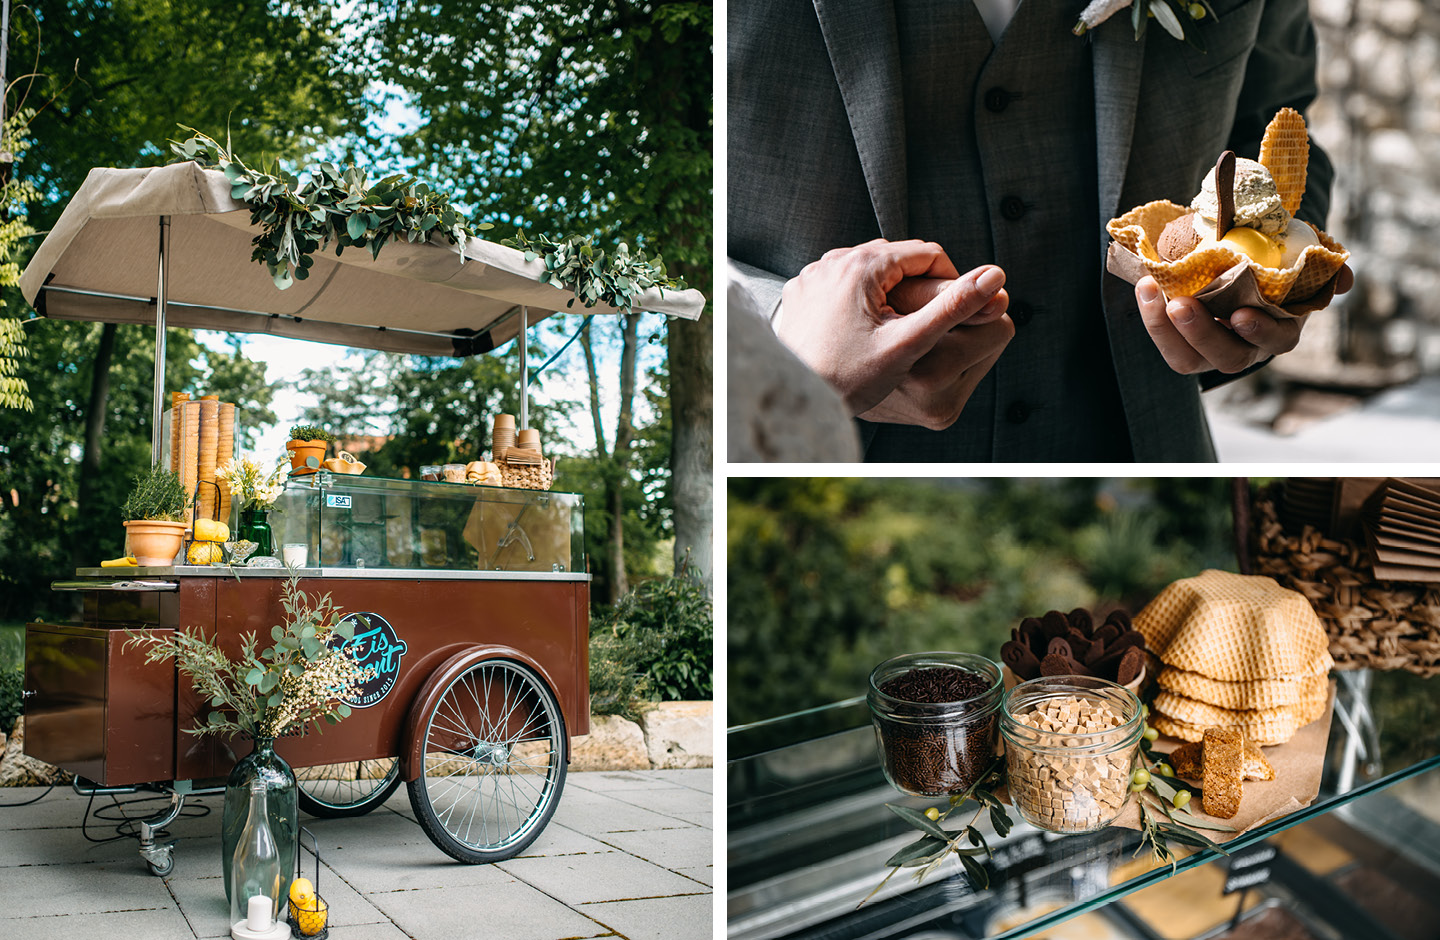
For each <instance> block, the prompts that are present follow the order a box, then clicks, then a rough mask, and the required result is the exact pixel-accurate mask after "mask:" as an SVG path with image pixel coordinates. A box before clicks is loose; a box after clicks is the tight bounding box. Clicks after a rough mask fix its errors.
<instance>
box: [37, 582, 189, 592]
mask: <svg viewBox="0 0 1440 940" xmlns="http://www.w3.org/2000/svg"><path fill="white" fill-rule="evenodd" d="M50 590H52V591H178V590H180V585H179V584H177V583H176V582H174V581H51V582H50Z"/></svg>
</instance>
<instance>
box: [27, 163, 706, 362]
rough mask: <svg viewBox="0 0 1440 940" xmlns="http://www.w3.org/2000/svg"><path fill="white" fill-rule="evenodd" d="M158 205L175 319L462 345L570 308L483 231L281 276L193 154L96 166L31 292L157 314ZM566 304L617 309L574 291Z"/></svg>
mask: <svg viewBox="0 0 1440 940" xmlns="http://www.w3.org/2000/svg"><path fill="white" fill-rule="evenodd" d="M162 217H168V218H169V219H170V239H169V252H168V263H167V266H166V267H167V282H168V284H167V289H166V294H167V298H168V301H167V305H166V317H165V321H166V325H168V326H178V327H189V328H193V329H206V330H224V331H228V332H240V333H269V334H273V335H276V336H285V337H290V338H293V339H305V340H314V341H316V342H322V343H336V344H339V345H344V346H354V347H358V348H362V349H383V350H387V351H390V352H400V353H413V354H418V355H426V356H453V355H468V354H478V353H485V352H488V351H490V350H491V349H494V348H495V347H497V346H499V345H501V344H502V343H505V342H508V341H509V340H510V339H513V338H514V336H515V335H516V333H517V332H518V331H519V320H520V318H519V308H520V307H521V306H526V307H528V308H529V320H530V322H531V323H535V322H536V321H538V320H541V319H544V318H545V317H546V316H548V315H549V314H550V313H551V312H554V311H566V310H567V308H566V306H565V304H566V302H567V301H569V300H570V299H571V297H572V294H571V293H570V292H569V291H566V290H560V289H559V288H556V287H552V286H550V285H548V284H541V283H540V281H539V278H540V275H541V274H542V273H543V272H544V270H545V266H544V264H543V263H542V262H540V261H538V260H537V261H528V262H527V261H526V260H525V256H524V254H523V253H522V252H520V251H516V250H515V249H513V248H507V247H505V246H503V245H499V244H496V243H495V242H487V241H484V240H481V239H478V238H476V239H471V240H470V241H468V242H467V243H466V245H465V251H464V255H463V263H462V256H461V254H460V252H459V251H458V250H457V249H456V248H455V246H453V245H447V244H444V243H443V242H442V243H438V244H437V243H416V244H410V243H407V242H403V241H399V242H390V243H388V244H387V245H386V246H385V248H384V249H383V250H382V251H381V252H380V257H379V258H378V259H372V258H371V256H370V251H369V250H368V249H366V248H351V249H349V250H347V251H346V252H345V254H344V255H343V256H341V257H339V258H337V257H336V256H335V252H334V246H331V247H330V248H328V249H326V250H325V251H324V252H323V253H317V254H316V256H315V264H314V267H312V268H311V269H310V277H309V278H308V279H306V280H303V281H296V282H295V283H294V285H293V286H292V287H290V288H289V289H287V290H283V291H282V290H279V289H277V288H276V287H275V284H274V282H273V281H272V280H271V278H270V274H269V272H268V271H267V270H266V269H265V266H264V265H263V264H261V263H260V262H258V261H252V260H250V253H251V250H252V249H251V244H250V240H251V238H253V237H254V236H255V234H256V232H257V229H256V228H255V227H253V226H251V224H250V211H249V209H248V208H247V207H246V206H245V204H244V203H242V202H240V201H238V200H236V199H232V198H231V196H230V183H229V182H228V181H227V180H226V179H225V176H224V174H223V173H221V172H220V171H219V170H207V169H203V168H201V167H200V166H199V165H198V164H195V163H190V162H186V163H175V164H171V165H170V166H163V167H149V168H140V169H128V170H127V169H111V168H104V167H102V168H97V169H93V170H91V171H90V175H89V176H87V177H86V179H85V183H84V184H83V185H82V186H81V187H80V189H79V190H78V191H77V192H76V193H75V195H74V197H73V198H72V199H71V200H70V203H69V205H67V206H66V207H65V211H64V213H62V214H61V216H60V219H59V221H58V222H56V223H55V227H54V228H53V229H52V230H51V232H50V234H49V235H48V236H46V238H45V241H44V242H43V243H41V245H40V248H39V249H38V250H37V251H36V252H35V256H34V258H32V259H31V261H30V264H29V265H28V266H27V267H26V268H25V273H24V274H23V275H21V278H20V289H21V291H22V292H23V293H24V295H25V299H26V300H27V301H29V302H30V303H31V305H32V306H34V307H35V308H36V310H37V311H39V312H40V314H41V315H42V316H47V317H55V318H58V319H65V320H99V321H102V322H106V323H146V324H152V325H153V324H154V322H155V292H156V283H157V271H158V267H157V265H158V255H159V246H160V221H159V220H160V219H161V218H162ZM82 292H83V293H82ZM704 305H705V298H704V297H703V295H701V293H700V292H699V291H697V290H685V291H673V290H667V291H664V292H663V294H662V292H661V291H659V290H656V289H654V288H652V289H650V290H648V291H646V292H645V294H644V295H642V296H641V298H640V300H639V302H638V303H637V304H636V307H637V309H639V310H645V311H649V312H653V313H663V314H666V315H668V316H675V317H684V318H685V319H688V320H693V319H696V318H697V317H699V316H700V312H701V310H702V309H703V308H704ZM568 312H572V313H583V314H591V313H593V314H613V313H615V312H616V311H615V309H614V308H613V307H610V306H608V305H605V304H599V305H597V306H595V307H585V306H584V305H582V304H581V303H580V302H579V301H576V302H575V305H574V306H573V307H571V308H568ZM435 334H438V335H435Z"/></svg>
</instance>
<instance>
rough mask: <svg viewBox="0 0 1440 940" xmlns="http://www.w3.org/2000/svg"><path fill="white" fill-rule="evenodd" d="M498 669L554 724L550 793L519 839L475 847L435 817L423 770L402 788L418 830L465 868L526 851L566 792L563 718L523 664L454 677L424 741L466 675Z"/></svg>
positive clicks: (506, 663) (490, 663)
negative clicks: (522, 685) (526, 687)
mask: <svg viewBox="0 0 1440 940" xmlns="http://www.w3.org/2000/svg"><path fill="white" fill-rule="evenodd" d="M497 666H500V667H505V668H508V669H512V670H514V671H515V672H517V673H518V674H519V675H520V676H521V677H523V678H524V679H525V680H526V681H527V682H528V683H529V684H530V686H531V687H532V688H533V689H534V690H535V691H536V692H537V693H538V694H539V695H540V697H541V700H542V702H543V704H544V705H545V707H546V708H547V710H548V711H549V713H550V715H551V716H552V720H553V721H554V726H553V728H554V735H553V738H554V746H553V750H552V751H551V753H552V754H554V755H555V756H556V759H555V760H554V761H553V762H552V763H553V769H554V774H553V780H552V782H551V785H550V792H549V795H548V798H547V799H545V802H544V804H543V805H541V806H539V807H537V808H536V809H535V810H533V811H532V812H531V814H530V815H529V816H527V817H526V818H525V821H524V823H522V824H521V828H523V829H524V832H523V835H522V837H521V838H519V839H517V840H515V841H510V842H505V843H503V844H500V845H492V846H477V845H472V844H470V843H466V842H463V841H461V840H460V839H458V838H456V837H455V836H454V835H452V834H451V833H450V831H449V830H448V829H446V828H445V825H444V823H442V822H441V820H440V818H439V817H438V815H437V814H436V812H435V809H434V807H433V806H432V805H431V802H430V796H429V791H428V790H427V788H426V784H425V781H426V776H425V773H424V771H423V770H422V772H421V774H420V776H418V777H416V778H415V779H414V780H411V781H409V782H408V783H406V785H405V786H406V789H407V790H408V791H409V793H410V806H411V808H412V809H414V811H415V819H416V820H417V821H418V822H419V823H420V828H421V829H423V830H425V834H426V835H427V836H429V837H430V841H431V842H434V843H435V845H436V847H437V848H439V849H440V851H442V852H444V853H445V854H446V855H449V856H450V857H451V858H453V859H455V860H456V861H460V862H464V863H465V864H467V865H483V864H488V863H491V862H503V861H505V860H506V859H508V858H514V857H515V856H516V855H519V854H520V853H521V852H523V851H525V849H526V848H527V847H529V845H530V843H532V842H534V841H535V839H536V837H538V836H539V835H540V833H541V832H542V831H544V829H545V826H546V824H547V823H549V822H550V817H551V816H553V815H554V814H555V807H556V806H557V805H558V804H559V802H560V796H561V794H562V793H564V791H565V776H566V770H567V763H566V760H565V759H564V755H565V752H566V741H567V740H568V739H567V737H566V733H565V716H564V715H562V714H561V713H560V704H559V702H558V701H557V700H556V698H555V695H554V693H553V692H551V691H550V689H549V688H548V687H547V686H546V685H545V682H544V680H542V679H541V678H540V677H539V676H537V675H536V674H535V673H534V671H533V670H531V669H530V668H529V667H527V666H525V665H524V664H522V663H517V662H514V661H513V660H495V659H489V660H484V661H482V662H478V663H476V664H474V665H472V666H470V667H469V668H468V669H466V670H465V671H464V672H462V673H461V674H460V675H458V676H456V677H455V678H454V679H453V680H451V682H450V684H449V685H448V686H446V688H445V691H444V692H443V693H442V694H441V695H440V696H439V697H438V698H437V699H436V702H435V710H434V711H432V712H431V713H430V714H429V715H426V716H425V721H424V725H423V729H424V731H423V733H424V735H425V737H426V738H427V739H428V738H429V729H430V726H431V724H432V723H433V721H434V719H435V712H436V711H438V710H439V709H440V707H441V705H442V704H443V703H444V701H445V698H446V696H447V695H448V694H449V692H450V690H451V689H453V688H455V686H456V685H457V684H458V683H459V682H460V681H461V680H463V679H464V678H465V677H466V676H469V675H472V674H473V673H475V672H476V671H477V670H483V669H493V668H495V667H497Z"/></svg>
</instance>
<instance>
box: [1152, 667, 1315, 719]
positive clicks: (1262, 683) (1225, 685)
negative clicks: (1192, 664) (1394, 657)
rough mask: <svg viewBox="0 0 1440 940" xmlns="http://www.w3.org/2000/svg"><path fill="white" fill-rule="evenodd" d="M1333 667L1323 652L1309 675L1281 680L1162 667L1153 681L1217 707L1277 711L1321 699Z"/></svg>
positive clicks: (1164, 687)
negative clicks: (1227, 679) (1224, 677)
mask: <svg viewBox="0 0 1440 940" xmlns="http://www.w3.org/2000/svg"><path fill="white" fill-rule="evenodd" d="M1333 665H1334V661H1333V660H1332V659H1330V654H1329V653H1326V654H1325V657H1324V658H1323V660H1320V661H1317V664H1316V666H1315V667H1313V668H1312V670H1311V674H1310V675H1304V676H1295V677H1292V678H1285V679H1254V680H1251V681H1249V682H1223V681H1221V680H1219V679H1211V678H1210V677H1209V676H1204V675H1201V674H1200V673H1198V672H1187V671H1186V670H1184V669H1176V668H1174V667H1172V666H1166V667H1165V668H1164V669H1162V670H1160V675H1159V677H1158V678H1157V679H1156V682H1157V684H1158V685H1159V686H1160V688H1162V689H1164V690H1166V691H1168V692H1174V693H1177V694H1179V695H1183V696H1185V697H1186V698H1192V699H1195V700H1197V701H1201V702H1209V703H1210V704H1212V705H1218V706H1220V707H1221V708H1230V709H1260V708H1279V707H1281V706H1284V705H1295V704H1297V703H1299V702H1301V701H1303V700H1305V699H1311V698H1315V697H1317V696H1319V697H1322V698H1323V697H1324V695H1325V684H1326V681H1327V679H1326V674H1327V673H1328V672H1329V671H1330V668H1331V666H1333Z"/></svg>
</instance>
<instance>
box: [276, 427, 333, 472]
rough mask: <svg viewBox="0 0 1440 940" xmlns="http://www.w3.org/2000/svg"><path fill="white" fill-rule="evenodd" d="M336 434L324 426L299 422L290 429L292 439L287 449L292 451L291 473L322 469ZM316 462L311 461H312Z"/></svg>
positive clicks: (286, 446)
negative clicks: (319, 426) (326, 453)
mask: <svg viewBox="0 0 1440 940" xmlns="http://www.w3.org/2000/svg"><path fill="white" fill-rule="evenodd" d="M333 440H335V436H334V435H333V434H331V433H330V432H329V431H327V430H325V429H324V428H316V427H311V426H310V425H308V424H297V425H295V426H294V427H293V428H291V429H290V441H289V443H287V444H286V445H285V449H286V450H288V451H289V452H290V472H291V473H313V472H314V471H316V470H318V469H320V461H322V460H324V459H325V451H326V449H327V448H328V447H329V446H330V442H331V441H333ZM312 460H313V461H314V463H311V461H312Z"/></svg>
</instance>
